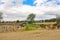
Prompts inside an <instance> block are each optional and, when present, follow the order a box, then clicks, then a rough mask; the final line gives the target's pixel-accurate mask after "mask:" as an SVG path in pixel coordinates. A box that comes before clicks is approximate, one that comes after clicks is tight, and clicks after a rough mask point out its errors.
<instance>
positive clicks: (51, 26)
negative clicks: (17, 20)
mask: <svg viewBox="0 0 60 40" xmlns="http://www.w3.org/2000/svg"><path fill="white" fill-rule="evenodd" d="M23 27H24V24H20V25H19V26H18V28H23ZM39 27H40V28H43V29H59V28H60V23H59V24H57V25H54V24H48V25H44V24H42V26H41V25H40V26H39Z"/></svg>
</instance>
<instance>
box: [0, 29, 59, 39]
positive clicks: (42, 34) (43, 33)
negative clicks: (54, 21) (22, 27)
mask: <svg viewBox="0 0 60 40" xmlns="http://www.w3.org/2000/svg"><path fill="white" fill-rule="evenodd" d="M0 40H60V30H35V31H23V32H8V33H0Z"/></svg>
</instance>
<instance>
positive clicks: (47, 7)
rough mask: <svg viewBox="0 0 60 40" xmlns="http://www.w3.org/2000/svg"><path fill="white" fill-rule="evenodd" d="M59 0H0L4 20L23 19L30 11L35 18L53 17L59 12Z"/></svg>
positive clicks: (0, 9)
mask: <svg viewBox="0 0 60 40" xmlns="http://www.w3.org/2000/svg"><path fill="white" fill-rule="evenodd" d="M59 10H60V0H0V11H1V12H3V20H4V21H14V20H25V19H26V18H27V16H28V15H29V14H30V13H34V14H36V18H35V20H41V19H43V20H45V19H50V18H55V17H56V14H59V13H60V11H59Z"/></svg>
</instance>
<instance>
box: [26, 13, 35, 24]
mask: <svg viewBox="0 0 60 40" xmlns="http://www.w3.org/2000/svg"><path fill="white" fill-rule="evenodd" d="M34 18H35V14H33V13H31V14H29V15H28V17H27V21H28V23H33V22H34Z"/></svg>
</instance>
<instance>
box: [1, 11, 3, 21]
mask: <svg viewBox="0 0 60 40" xmlns="http://www.w3.org/2000/svg"><path fill="white" fill-rule="evenodd" d="M2 15H3V13H2V12H0V21H1V20H2V19H3V16H2Z"/></svg>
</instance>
